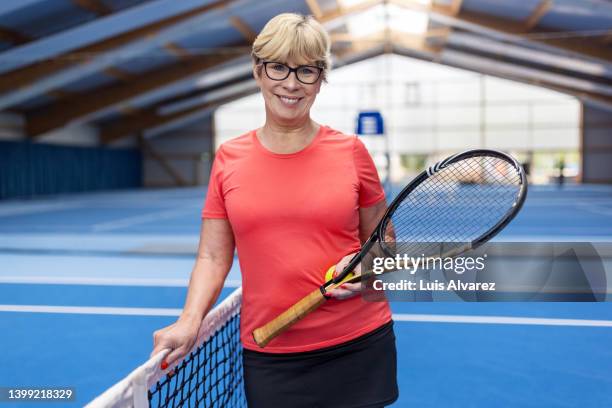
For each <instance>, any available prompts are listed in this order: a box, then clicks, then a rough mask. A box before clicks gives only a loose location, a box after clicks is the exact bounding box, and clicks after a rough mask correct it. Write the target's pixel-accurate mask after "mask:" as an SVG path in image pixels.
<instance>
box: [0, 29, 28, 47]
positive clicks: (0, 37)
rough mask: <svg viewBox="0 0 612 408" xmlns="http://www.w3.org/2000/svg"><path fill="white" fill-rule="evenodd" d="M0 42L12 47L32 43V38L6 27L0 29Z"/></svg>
mask: <svg viewBox="0 0 612 408" xmlns="http://www.w3.org/2000/svg"><path fill="white" fill-rule="evenodd" d="M0 41H2V42H6V43H11V44H13V45H21V44H25V43H28V42H30V41H32V38H31V37H30V36H27V35H25V34H23V33H20V32H19V31H16V30H13V29H10V28H6V27H0Z"/></svg>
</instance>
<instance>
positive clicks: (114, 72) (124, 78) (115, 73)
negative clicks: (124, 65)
mask: <svg viewBox="0 0 612 408" xmlns="http://www.w3.org/2000/svg"><path fill="white" fill-rule="evenodd" d="M102 72H104V74H106V75H108V76H109V77H111V78H115V79H116V80H118V81H120V82H130V81H131V80H133V79H134V76H133V75H132V74H130V73H129V72H126V71H124V70H122V69H119V68H116V67H108V68H105V69H104V70H103V71H102Z"/></svg>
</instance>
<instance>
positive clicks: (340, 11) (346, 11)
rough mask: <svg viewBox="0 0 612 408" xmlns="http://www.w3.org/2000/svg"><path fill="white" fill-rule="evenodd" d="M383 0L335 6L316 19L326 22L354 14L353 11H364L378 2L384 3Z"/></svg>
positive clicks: (369, 0) (368, 0)
mask: <svg viewBox="0 0 612 408" xmlns="http://www.w3.org/2000/svg"><path fill="white" fill-rule="evenodd" d="M385 1H386V0H365V1H363V2H361V3H357V4H355V5H353V6H350V7H337V8H336V9H334V10H332V11H328V12H326V13H324V14H322V15H321V16H320V17H318V18H317V20H318V21H319V22H321V23H323V24H324V23H328V22H330V21H333V20H336V19H338V18H340V17H344V16H348V15H350V14H355V13H360V12H362V11H366V10H368V9H371V8H372V7H374V6H377V5H379V4H384V3H385Z"/></svg>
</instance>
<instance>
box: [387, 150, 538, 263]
mask: <svg viewBox="0 0 612 408" xmlns="http://www.w3.org/2000/svg"><path fill="white" fill-rule="evenodd" d="M526 197H527V177H526V175H525V171H524V169H523V168H522V166H521V165H520V164H519V163H518V162H517V161H516V160H515V159H514V158H513V157H512V156H510V155H508V154H506V153H503V152H500V151H496V150H490V149H476V150H468V151H465V152H462V153H458V154H455V155H453V156H450V157H448V158H446V159H444V160H442V161H439V162H438V163H436V164H434V165H432V166H430V167H429V168H428V169H426V170H424V171H423V172H422V173H420V174H419V175H418V176H417V177H416V178H415V179H414V180H412V181H411V182H410V183H409V184H408V185H407V186H406V187H405V188H404V189H403V190H402V191H401V192H400V193H399V194H398V196H397V197H396V198H395V199H394V200H393V202H392V203H391V204H390V205H389V207H388V209H387V211H386V213H385V215H384V216H383V218H382V219H381V221H380V223H379V225H378V227H377V231H376V235H377V236H378V243H379V246H380V248H381V249H382V250H383V252H384V253H385V254H386V255H387V256H391V257H393V256H395V255H396V254H397V253H400V252H402V253H410V252H413V253H416V254H417V255H421V254H423V255H435V254H436V253H439V251H440V245H439V244H440V243H447V245H446V249H447V250H448V249H449V246H448V243H451V246H452V243H457V245H458V247H459V245H463V246H464V247H465V248H469V247H471V248H476V247H478V246H479V245H481V244H483V243H484V242H487V241H488V240H490V239H491V238H493V237H494V236H495V235H497V234H498V233H499V232H500V231H501V230H502V229H503V228H504V227H505V226H506V225H508V223H509V222H510V221H512V219H513V218H514V217H515V216H516V214H518V212H519V211H520V209H521V208H522V206H523V203H524V202H525V198H526ZM429 242H431V243H432V245H431V247H430V248H428V245H427V243H429ZM401 243H409V244H404V245H403V246H404V247H403V248H399V249H400V251H398V248H397V246H398V245H400V246H401V245H402V244H401ZM410 243H414V245H412V244H410ZM466 244H467V245H466ZM428 251H430V252H431V253H430V254H427V253H426V252H428Z"/></svg>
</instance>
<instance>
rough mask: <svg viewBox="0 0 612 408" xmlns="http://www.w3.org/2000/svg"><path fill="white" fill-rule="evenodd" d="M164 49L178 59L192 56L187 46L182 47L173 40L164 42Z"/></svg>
mask: <svg viewBox="0 0 612 408" xmlns="http://www.w3.org/2000/svg"><path fill="white" fill-rule="evenodd" d="M164 49H165V50H166V51H168V53H169V54H171V55H174V56H175V57H176V58H178V59H180V60H184V59H187V58H189V57H191V56H192V54H191V52H190V51H189V50H188V49H187V48H185V47H182V46H180V45H178V44H177V43H175V42H169V43H167V44H165V45H164Z"/></svg>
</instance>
